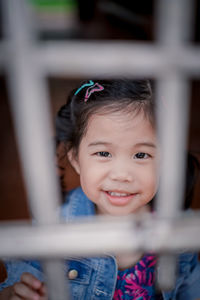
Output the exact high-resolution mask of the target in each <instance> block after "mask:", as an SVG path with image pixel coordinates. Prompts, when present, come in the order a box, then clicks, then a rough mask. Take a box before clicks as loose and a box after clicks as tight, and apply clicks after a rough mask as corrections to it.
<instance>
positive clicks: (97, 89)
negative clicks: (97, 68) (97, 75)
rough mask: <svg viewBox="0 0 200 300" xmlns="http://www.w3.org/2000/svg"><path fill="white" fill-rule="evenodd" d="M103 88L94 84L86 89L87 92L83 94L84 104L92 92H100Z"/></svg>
mask: <svg viewBox="0 0 200 300" xmlns="http://www.w3.org/2000/svg"><path fill="white" fill-rule="evenodd" d="M103 90H104V87H103V86H102V85H100V84H99V83H98V82H96V83H95V84H94V85H92V86H90V87H88V88H87V91H86V93H85V98H84V102H87V101H88V99H89V97H90V96H91V94H92V93H94V92H100V91H103Z"/></svg>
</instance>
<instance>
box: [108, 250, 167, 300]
mask: <svg viewBox="0 0 200 300" xmlns="http://www.w3.org/2000/svg"><path fill="white" fill-rule="evenodd" d="M155 264H156V258H155V256H154V255H149V254H147V255H145V256H143V257H142V258H141V260H140V261H139V262H138V263H137V264H136V265H134V266H133V267H132V268H130V269H126V270H123V271H120V270H119V271H118V276H117V284H116V288H115V293H114V297H113V299H114V300H121V299H134V300H155V299H156V300H158V299H162V296H161V295H160V296H158V295H156V289H155V285H154V284H155Z"/></svg>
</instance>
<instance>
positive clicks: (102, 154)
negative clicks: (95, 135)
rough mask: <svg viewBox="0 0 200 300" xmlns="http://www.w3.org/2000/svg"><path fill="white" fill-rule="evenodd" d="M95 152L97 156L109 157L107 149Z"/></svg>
mask: <svg viewBox="0 0 200 300" xmlns="http://www.w3.org/2000/svg"><path fill="white" fill-rule="evenodd" d="M96 154H97V156H101V157H111V154H110V153H109V152H107V151H99V152H97V153H96Z"/></svg>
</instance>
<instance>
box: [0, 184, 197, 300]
mask: <svg viewBox="0 0 200 300" xmlns="http://www.w3.org/2000/svg"><path fill="white" fill-rule="evenodd" d="M94 214H95V207H94V204H93V203H92V202H91V201H90V200H89V199H88V198H87V197H86V195H85V194H84V193H83V191H82V189H81V188H78V189H75V190H73V191H72V192H70V193H69V194H68V196H67V199H66V203H65V204H64V205H63V206H62V209H61V218H62V219H64V220H66V221H68V220H73V219H75V218H77V217H81V218H82V217H84V216H91V215H94ZM6 268H7V271H8V279H7V280H6V281H5V282H4V283H3V284H0V290H2V289H3V288H5V287H7V286H10V285H12V284H13V283H15V282H17V281H19V280H20V276H21V274H22V273H23V272H30V273H32V274H33V275H35V276H36V277H37V278H38V279H40V280H43V279H44V278H43V275H42V270H41V267H40V265H39V264H38V262H34V261H32V262H28V261H19V262H16V261H15V262H14V261H13V262H6ZM64 268H65V273H66V278H67V277H68V272H69V271H70V270H74V269H75V270H77V272H78V276H77V277H76V278H75V279H69V282H70V290H71V298H70V299H74V300H89V299H93V300H96V299H102V300H109V299H112V298H113V294H114V290H115V285H116V281H117V263H116V260H115V258H114V257H113V256H112V255H107V256H104V257H98V258H96V257H92V258H80V259H79V258H72V259H70V260H69V261H66V263H65V266H64ZM162 295H163V299H164V300H195V299H197V298H200V264H199V262H198V259H197V255H196V254H194V253H182V254H180V255H179V274H178V277H177V280H176V285H175V288H174V290H172V291H170V292H162Z"/></svg>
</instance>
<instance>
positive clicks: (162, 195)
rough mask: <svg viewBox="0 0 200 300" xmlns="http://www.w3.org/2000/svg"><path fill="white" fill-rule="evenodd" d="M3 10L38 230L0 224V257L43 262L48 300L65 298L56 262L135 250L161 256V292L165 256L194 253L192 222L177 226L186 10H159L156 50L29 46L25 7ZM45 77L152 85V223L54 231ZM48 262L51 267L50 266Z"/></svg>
mask: <svg viewBox="0 0 200 300" xmlns="http://www.w3.org/2000/svg"><path fill="white" fill-rule="evenodd" d="M3 3H4V7H3V9H4V13H3V17H4V19H5V22H4V25H5V26H4V27H5V28H6V29H5V34H6V37H5V39H4V41H3V42H1V43H0V68H4V69H5V70H6V71H7V73H8V76H9V88H10V92H11V108H12V111H13V119H14V122H15V128H16V134H17V140H18V147H19V149H20V155H21V161H22V167H23V172H24V179H25V182H26V186H27V192H28V199H29V200H30V205H31V210H32V213H33V216H34V218H35V219H36V221H37V223H38V224H39V226H34V227H31V226H20V225H18V226H15V227H12V226H9V225H8V224H7V226H6V227H4V226H2V224H1V229H0V237H1V238H0V240H1V247H0V256H7V257H30V258H31V257H38V258H41V259H45V262H44V269H45V273H46V274H47V286H48V288H49V298H50V299H56V300H62V299H66V298H67V296H66V290H65V280H64V274H63V270H62V266H61V265H62V262H61V261H57V260H56V258H62V259H63V258H67V257H69V256H74V255H81V256H82V255H95V254H103V253H117V252H122V251H123V252H127V251H135V250H137V251H140V250H141V251H155V252H160V253H170V255H169V254H168V255H164V256H161V261H160V267H161V268H160V272H161V273H159V274H160V275H159V277H160V280H159V282H160V284H161V285H162V286H163V287H165V288H169V287H171V286H172V283H173V281H174V275H175V256H174V255H172V256H171V253H172V252H174V253H175V252H176V251H177V250H180V249H183V248H184V249H187V250H190V249H191V250H192V249H199V248H200V241H199V240H198V239H196V236H198V235H199V228H200V221H199V220H200V218H199V216H198V215H197V216H193V215H192V216H191V217H188V218H183V219H182V218H176V217H178V216H179V215H180V206H181V201H182V199H183V192H182V188H183V181H184V171H185V161H184V149H185V146H186V135H187V123H188V115H187V111H188V107H189V102H188V96H189V88H188V83H186V80H185V79H186V77H188V76H191V75H192V76H199V75H200V50H199V49H200V48H199V47H196V46H195V47H194V46H191V45H188V44H185V42H186V41H187V42H188V40H189V39H190V33H191V24H192V22H191V20H192V18H191V13H192V10H193V1H190V0H160V1H158V15H157V17H158V22H157V24H156V26H157V37H158V43H155V44H153V45H152V44H150V43H132V42H126V43H125V42H116V41H115V42H114V41H113V42H105V41H102V42H95V43H93V42H92V43H91V42H85V41H84V42H81V41H73V42H72V41H67V42H42V43H40V42H36V41H35V40H33V37H34V31H33V30H32V28H31V26H29V25H31V22H30V19H29V17H27V15H26V8H27V4H28V1H25V0H17V1H16V0H4V2H3ZM97 70H98V74H97ZM47 75H59V76H61V75H66V76H68V75H69V76H72V77H73V76H77V77H86V76H87V77H90V76H91V77H95V76H98V77H100V76H102V77H109V76H112V77H117V76H124V75H126V76H130V77H135V76H137V77H139V76H146V77H155V78H159V80H158V90H157V98H158V100H159V102H158V106H159V109H158V110H159V113H160V115H159V118H158V120H159V121H158V125H159V128H160V137H161V148H162V149H161V152H162V151H163V153H162V160H161V162H164V164H163V165H161V172H160V173H161V174H160V175H161V178H162V179H161V182H160V191H159V200H158V202H157V210H158V217H155V216H153V218H152V217H151V216H147V215H146V217H145V218H141V219H140V220H139V221H138V219H137V220H134V218H133V219H132V217H131V219H130V218H127V219H124V221H122V220H121V219H120V220H118V219H117V218H116V219H115V220H111V219H109V220H106V219H102V220H101V219H99V218H97V220H96V221H93V222H90V221H88V222H86V223H85V222H84V223H80V224H76V223H75V224H64V225H63V224H58V216H57V207H58V202H59V201H58V200H59V192H58V185H57V184H56V183H57V179H56V176H55V173H56V172H55V168H54V164H53V162H54V149H53V146H52V138H51V129H50V128H51V126H50V120H49V111H50V109H49V104H48V100H47V98H48V97H47V91H46V86H45V81H44V77H45V76H47ZM160 100H161V101H160ZM163 107H164V109H163ZM163 122H164V123H163ZM180 217H181V215H180ZM110 220H111V223H110ZM52 258H55V260H53V261H52V260H51V261H50V259H52ZM52 270H53V272H52ZM55 274H56V276H55ZM166 278H167V279H169V280H168V281H167V280H166Z"/></svg>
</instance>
